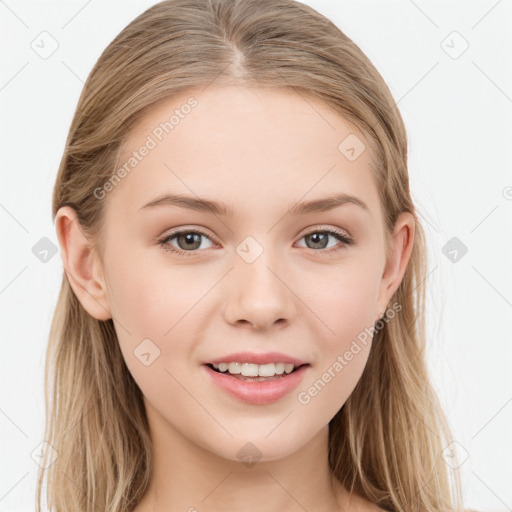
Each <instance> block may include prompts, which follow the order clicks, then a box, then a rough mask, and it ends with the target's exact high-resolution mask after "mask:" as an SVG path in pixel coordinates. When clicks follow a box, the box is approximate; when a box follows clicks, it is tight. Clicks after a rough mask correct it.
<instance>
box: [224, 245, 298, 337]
mask: <svg viewBox="0 0 512 512" xmlns="http://www.w3.org/2000/svg"><path fill="white" fill-rule="evenodd" d="M268 239H270V237H268V238H267V239H266V240H268ZM236 253H237V254H236V255H235V263H234V272H233V273H232V279H233V286H232V287H231V290H232V293H231V295H230V297H229V298H228V308H227V315H228V320H229V321H230V322H232V323H236V322H239V321H246V322H250V323H252V324H253V325H254V326H257V327H259V328H263V327H269V326H271V325H272V324H273V323H274V322H276V321H278V320H279V321H281V322H282V321H283V320H290V319H291V317H292V315H293V312H294V307H293V299H292V295H293V294H292V292H291V291H290V290H289V288H288V287H287V286H286V284H285V282H286V278H285V277H284V276H282V275H280V274H281V273H282V271H281V269H282V268H283V261H282V259H281V258H280V255H279V251H278V250H276V248H275V247H268V246H264V245H263V243H261V242H259V241H258V240H256V239H255V238H253V237H251V236H249V237H247V238H246V239H244V240H243V241H242V242H241V243H240V244H239V245H238V247H237V248H236Z"/></svg>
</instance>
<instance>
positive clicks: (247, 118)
mask: <svg viewBox="0 0 512 512" xmlns="http://www.w3.org/2000/svg"><path fill="white" fill-rule="evenodd" d="M347 151H348V152H347ZM354 154H355V158H354ZM369 162H370V148H369V146H368V144H367V141H366V139H365V138H364V136H363V135H362V134H361V133H360V132H358V131H357V130H356V129H355V128H354V127H352V125H351V124H350V123H348V122H347V121H346V120H345V119H344V118H343V117H342V116H340V115H339V114H337V113H336V112H334V111H333V110H331V109H330V108H329V107H328V106H327V105H325V104H324V103H322V102H320V101H318V100H316V99H315V98H312V97H306V96H304V95H302V94H299V93H297V92H295V91H293V90H269V89H263V88H247V87H240V86H227V87H213V86H210V87H207V88H206V89H205V90H202V89H200V88H195V89H189V90H188V91H185V92H183V93H180V94H179V95H176V96H173V97H172V98H166V99H164V100H161V101H159V102H158V103H157V104H155V105H154V106H153V107H152V108H151V109H149V110H148V111H147V112H146V113H145V115H144V116H143V117H142V118H141V119H140V120H139V121H138V122H137V123H136V125H135V126H134V128H133V129H132V131H131V132H130V133H129V135H128V137H127V139H126V140H125V142H124V144H123V148H122V151H121V154H120V159H119V163H118V169H119V168H122V167H124V168H125V171H127V172H126V173H124V174H126V177H124V178H123V179H122V180H121V183H120V184H119V185H117V186H116V189H115V190H114V193H113V194H111V195H112V196H113V197H112V199H113V200H114V201H121V200H122V205H121V204H119V205H118V206H119V207H124V208H125V209H126V210H127V211H126V212H125V213H129V212H128V210H130V211H132V212H133V211H135V210H136V209H138V208H139V207H140V206H142V204H145V203H147V202H148V201H150V200H152V199H155V198H156V197H157V196H161V195H162V194H163V193H175V194H187V195H196V196H199V197H208V198H217V199H219V200H221V201H222V202H225V203H227V204H229V205H233V209H234V210H235V211H243V210H245V209H249V208H250V207H255V208H256V207H257V208H259V209H261V206H262V204H264V205H265V207H266V208H270V207H275V208H278V207H279V206H281V208H282V207H283V206H285V205H286V206H287V205H289V204H290V203H292V202H293V201H294V200H295V201H299V200H301V199H302V200H308V199H315V198H318V197H323V196H325V195H326V194H329V195H332V193H347V194H353V195H358V196H360V197H361V198H363V197H364V198H365V199H364V201H365V202H366V203H367V204H369V206H370V208H375V201H377V202H378V195H377V190H376V187H375V185H374V183H373V177H372V173H371V171H370V167H369ZM117 196H119V197H117ZM372 205H373V206H372Z"/></svg>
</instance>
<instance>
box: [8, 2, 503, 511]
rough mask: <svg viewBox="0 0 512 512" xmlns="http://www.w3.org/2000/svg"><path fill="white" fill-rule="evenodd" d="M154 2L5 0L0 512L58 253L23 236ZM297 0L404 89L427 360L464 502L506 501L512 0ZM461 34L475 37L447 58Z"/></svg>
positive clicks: (496, 507) (31, 409)
mask: <svg viewBox="0 0 512 512" xmlns="http://www.w3.org/2000/svg"><path fill="white" fill-rule="evenodd" d="M154 3H156V2H152V1H142V0H138V1H133V0H131V1H123V2H121V1H119V2H112V1H108V2H107V1H102V2H98V1H90V0H89V1H69V0H68V1H66V2H49V1H39V2H22V1H15V0H5V1H0V37H1V48H2V54H1V59H2V62H1V67H0V108H1V113H0V115H1V159H2V167H1V169H2V174H1V176H2V185H1V189H0V226H1V229H2V251H1V254H2V260H1V265H0V308H1V312H2V323H1V334H2V356H1V358H0V365H1V376H2V386H1V395H0V429H1V431H0V432H1V435H0V443H1V450H2V451H1V453H2V455H1V457H0V460H1V473H0V512H1V511H4V512H6V511H9V512H16V511H33V510H34V502H35V498H34V496H35V478H36V469H37V466H36V463H35V462H34V461H33V460H32V458H31V453H32V452H33V450H34V449H35V448H36V446H37V445H38V444H39V443H40V442H41V441H42V440H43V432H44V430H43V421H44V396H43V392H42V386H43V364H44V357H45V347H46V343H47V335H48V330H49V326H50V321H51V316H52V312H53V308H54V306H55V301H56V298H57V293H58V290H59V285H60V279H61V275H62V265H61V258H60V254H56V255H54V257H52V258H50V259H49V261H47V262H46V263H43V262H41V261H40V260H39V259H38V258H37V257H36V256H35V255H34V254H33V252H32V248H33V246H34V245H35V244H36V243H37V242H38V241H39V240H40V239H41V238H42V237H48V238H49V239H50V240H51V241H53V243H54V244H55V245H57V238H56V235H55V230H54V226H53V223H52V220H51V193H52V187H53V183H54V180H55V176H56V173H57V169H58V166H59V163H60V159H61V156H62V151H63V149H64V142H65V139H66V136H67V131H68V129H69V125H70V122H71V118H72V115H73V113H74V109H75V107H76V103H77V100H78V97H79V94H80V92H81V90H82V87H83V82H84V81H85V79H86V77H87V75H88V74H89V72H90V70H91V68H92V66H93V65H94V63H95V62H96V60H97V59H98V57H99V56H100V54H101V52H102V51H103V49H104V48H105V47H106V46H107V45H108V44H109V43H110V42H111V40H112V39H113V38H114V37H115V36H116V35H117V34H118V33H119V32H120V31H121V30H122V29H123V28H124V27H125V26H126V25H127V24H128V23H129V22H130V21H132V20H133V19H134V18H135V17H136V16H137V15H139V14H140V13H142V12H143V11H144V10H145V9H147V8H148V7H150V6H151V5H153V4H154ZM305 3H307V4H309V5H311V6H312V7H314V8H315V9H317V10H318V11H319V12H321V13H322V14H324V15H326V16H327V17H329V18H330V19H331V20H332V21H333V22H334V23H336V24H337V25H338V26H339V27H340V28H341V29H342V30H343V31H344V32H345V33H346V34H347V35H348V36H349V37H350V38H352V39H353V40H354V41H355V42H356V44H358V45H359V46H360V47H361V49H362V50H363V51H364V52H365V53H366V54H367V55H368V57H369V58H370V59H371V60H372V62H373V63H374V64H375V66H376V67H377V69H378V70H379V71H380V72H381V74H382V75H383V77H384V79H385V80H386V82H387V83H388V85H389V87H390V89H391V91H392V93H393V95H394V97H395V99H396V100H397V101H398V105H399V107H400V110H401V113H402V115H403V117H404V121H405V124H406V127H407V130H408V135H409V145H410V150H409V172H410V178H411V188H412V192H413V197H414V199H415V201H416V204H417V206H418V209H419V212H420V214H421V216H422V218H423V219H424V227H425V228H426V231H427V235H428V238H429V257H430V262H429V273H428V275H427V276H426V279H427V280H428V285H429V287H430V291H429V304H428V307H429V364H430V366H431V368H432V377H433V380H434V384H435V387H436V389H437V390H438V393H439V395H440V397H441V400H442V403H443V405H444V407H445V409H446V412H447V414H448V417H449V420H450V424H451V427H452V429H453V432H454V435H455V438H456V440H457V442H458V443H459V444H458V451H459V455H460V456H461V457H463V458H464V457H466V459H465V460H464V462H463V464H462V466H461V471H462V475H463V481H464V493H465V498H466V506H468V507H474V508H476V509H478V510H481V511H486V512H487V511H489V512H490V511H507V510H512V485H511V484H512V479H511V476H512V442H511V434H510V433H511V432H512V382H511V381H512V377H511V371H510V365H511V363H512V357H511V356H512V349H511V345H512V344H511V340H512V337H511V332H512V327H511V325H512V322H511V319H512V315H511V313H512V272H511V270H510V267H511V262H512V243H511V239H512V237H511V234H512V231H511V222H510V221H511V219H512V200H511V199H512V188H511V187H512V173H511V168H512V167H511V163H512V162H511V161H512V137H511V136H512V129H511V123H510V120H511V114H512V70H511V65H510V63H511V62H512V59H511V55H512V51H511V50H512V31H511V30H510V22H511V21H512V3H511V1H510V0H500V1H496V0H490V1H479V2H468V1H458V2H454V1H449V2H448V1H442V2H441V1H440V2H430V1H426V0H416V1H415V2H413V1H412V0H397V1H382V0H380V1H374V2H369V1H362V0H359V1H345V0H340V1H334V0H331V1H311V0H310V1H307V2H305ZM43 31H47V32H48V33H50V34H51V36H52V37H53V38H54V39H55V40H56V41H57V42H58V48H57V50H56V51H55V52H54V53H53V54H52V55H51V56H50V57H48V58H47V59H42V58H41V57H40V56H39V55H38V54H37V53H36V52H35V51H34V50H33V49H32V48H31V44H33V43H32V42H33V41H34V40H35V41H36V43H37V41H38V40H39V39H38V37H40V36H39V35H40V33H41V32H43ZM454 31H456V32H458V33H459V34H460V36H458V35H457V34H453V32H454ZM46 37H47V36H46ZM461 38H464V39H465V40H466V41H467V43H468V44H469V46H468V48H467V49H466V50H465V51H464V52H463V53H462V54H461V55H458V56H457V58H453V57H454V56H456V55H457V54H458V53H460V51H461V50H462V49H463V48H464V46H463V44H464V42H463V40H462V39H461ZM443 41H444V43H443ZM34 44H35V43H34ZM447 52H448V53H447ZM450 52H451V54H452V55H451V56H450V55H449V53H450ZM452 237H457V238H458V239H460V241H461V242H462V243H464V245H465V246H466V247H467V249H468V252H467V254H465V255H464V256H462V257H460V258H459V259H458V261H456V262H453V261H451V260H450V259H449V258H448V257H447V256H445V254H443V252H442V248H443V246H444V245H445V244H446V243H447V241H448V240H450V239H451V238H452Z"/></svg>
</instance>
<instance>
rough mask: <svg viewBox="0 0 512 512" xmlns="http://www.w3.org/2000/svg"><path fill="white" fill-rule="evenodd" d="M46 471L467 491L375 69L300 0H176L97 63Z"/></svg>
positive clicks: (213, 483) (432, 497)
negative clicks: (450, 458)
mask: <svg viewBox="0 0 512 512" xmlns="http://www.w3.org/2000/svg"><path fill="white" fill-rule="evenodd" d="M53 218H54V220H55V227H56V231H57V236H58V239H59V244H60V247H61V254H62V261H63V266H64V269H65V272H64V273H63V279H62V287H61V293H60V297H59V301H58V304H57V307H56V311H55V317H54V321H53V324H52V330H51V334H50V342H49V347H48V354H47V368H46V371H47V373H46V389H47V396H48V401H47V425H46V432H45V439H46V440H47V442H48V445H47V447H48V449H47V452H46V460H47V463H46V464H45V466H46V468H47V469H46V470H44V471H41V473H40V475H39V481H38V496H37V501H38V510H41V508H40V502H41V494H42V491H43V481H44V477H45V476H46V477H47V483H46V487H45V488H46V489H47V501H48V508H49V509H50V510H51V511H58V512H68V511H71V510H72V511H73V512H82V511H83V512H93V511H102V512H103V511H108V512H124V511H133V510H134V511H136V512H151V511H152V512H161V511H171V510H172V511H177V510H182V511H195V510H197V511H201V512H202V511H209V512H214V511H230V512H231V511H232V512H234V511H239V510H244V511H249V512H251V511H256V510H258V511H261V510H264V511H266V512H268V511H272V512H273V511H275V512H277V511H283V510H286V511H304V510H307V511H315V512H317V511H321V512H333V511H351V512H355V511H358V512H360V511H379V510H380V511H383V510H384V511H399V512H416V511H417V512H419V511H422V512H423V511H428V512H441V511H442V512H448V511H460V510H463V508H462V500H461V492H460V483H459V475H458V474H457V472H456V471H452V469H451V467H452V466H454V465H453V464H450V465H448V464H447V463H446V462H445V460H446V450H449V448H450V442H451V436H450V432H449V428H448V425H447V422H446V420H445V417H444V415H443V412H442V410H441V409H440V406H439V402H438V399H437V397H436V394H435V392H434V391H433V389H432V387H431V384H430V381H429V376H428V373H427V366H426V363H425V358H424V356H425V336H424V323H423V322H424V293H425V290H424V283H425V276H426V274H427V268H426V260H425V256H426V253H425V245H424V244H425V241H424V232H423V230H422V228H421V224H420V223H419V221H418V216H417V214H416V211H415V207H414V204H413V202H412V200H411V195H410V190H409V180H408V170H407V139H406V132H405V128H404V124H403V121H402V118H401V116H400V113H399V111H398V109H397V107H396V105H395V103H394V101H393V98H392V96H391V93H390V91H389V89H388V87H387V86H386V84H385V82H384V80H383V79H382V77H381V76H380V75H379V73H378V72H377V70H376V69H375V67H374V66H373V65H372V64H371V62H370V61H369V60H368V58H367V57H366V56H365V55H364V54H363V53H362V52H361V50H360V49H359V48H358V47H357V46H356V45H355V44H354V43H353V41H351V40H350V39H349V38H348V37H347V36H346V35H345V34H343V33H342V32H341V31H340V30H339V28H337V27H336V26H335V25H334V24H333V23H332V22H331V21H329V20H328V19H326V18H325V17H323V16H321V15H320V14H319V13H317V12H316V11H314V10H313V9H312V8H310V7H308V6H305V5H303V4H301V3H298V2H295V1H292V0H264V1H262V0H243V1H232V0H225V1H221V0H209V1H208V0H167V1H164V2H161V3H159V4H156V5H155V6H153V7H152V8H150V9H148V10H147V11H146V12H144V13H143V14H141V15H140V16H139V17H137V18H136V19H135V20H134V21H133V22H131V23H130V24H129V25H128V26H127V27H126V28H125V29H124V30H123V31H122V32H121V33H120V34H119V35H118V36H117V37H116V38H115V39H114V41H112V43H111V44H110V45H109V46H108V47H107V48H106V50H105V51H104V52H103V54H102V55H101V57H100V58H99V60H98V62H97V63H96V65H95V66H94V69H93V70H92V72H91V73H90V75H89V77H88V80H87V82H86V84H85V87H84V90H83V93H82V95H81V97H80V99H79V102H78V105H77V109H76V113H75V116H74V119H73V122H72V125H71V128H70V132H69V136H68V140H67V143H66V148H65V152H64V155H63V158H62V162H61V165H60V169H59V172H58V176H57V180H56V183H55V189H54V196H53Z"/></svg>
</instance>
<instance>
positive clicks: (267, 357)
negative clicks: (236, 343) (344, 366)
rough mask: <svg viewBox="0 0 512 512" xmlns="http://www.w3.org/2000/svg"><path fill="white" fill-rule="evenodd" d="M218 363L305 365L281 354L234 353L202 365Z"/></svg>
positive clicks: (296, 359)
mask: <svg viewBox="0 0 512 512" xmlns="http://www.w3.org/2000/svg"><path fill="white" fill-rule="evenodd" d="M220 363H252V364H269V363H285V364H286V363H288V364H290V363H291V364H293V365H294V366H295V367H298V366H301V365H303V364H307V363H306V362H305V361H302V360H300V359H298V358H296V357H293V356H289V355H286V354H282V353H281V352H264V353H261V354H258V353H257V352H235V353H234V354H228V355H226V356H221V357H217V358H216V359H211V360H210V361H206V362H205V363H204V364H220Z"/></svg>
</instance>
